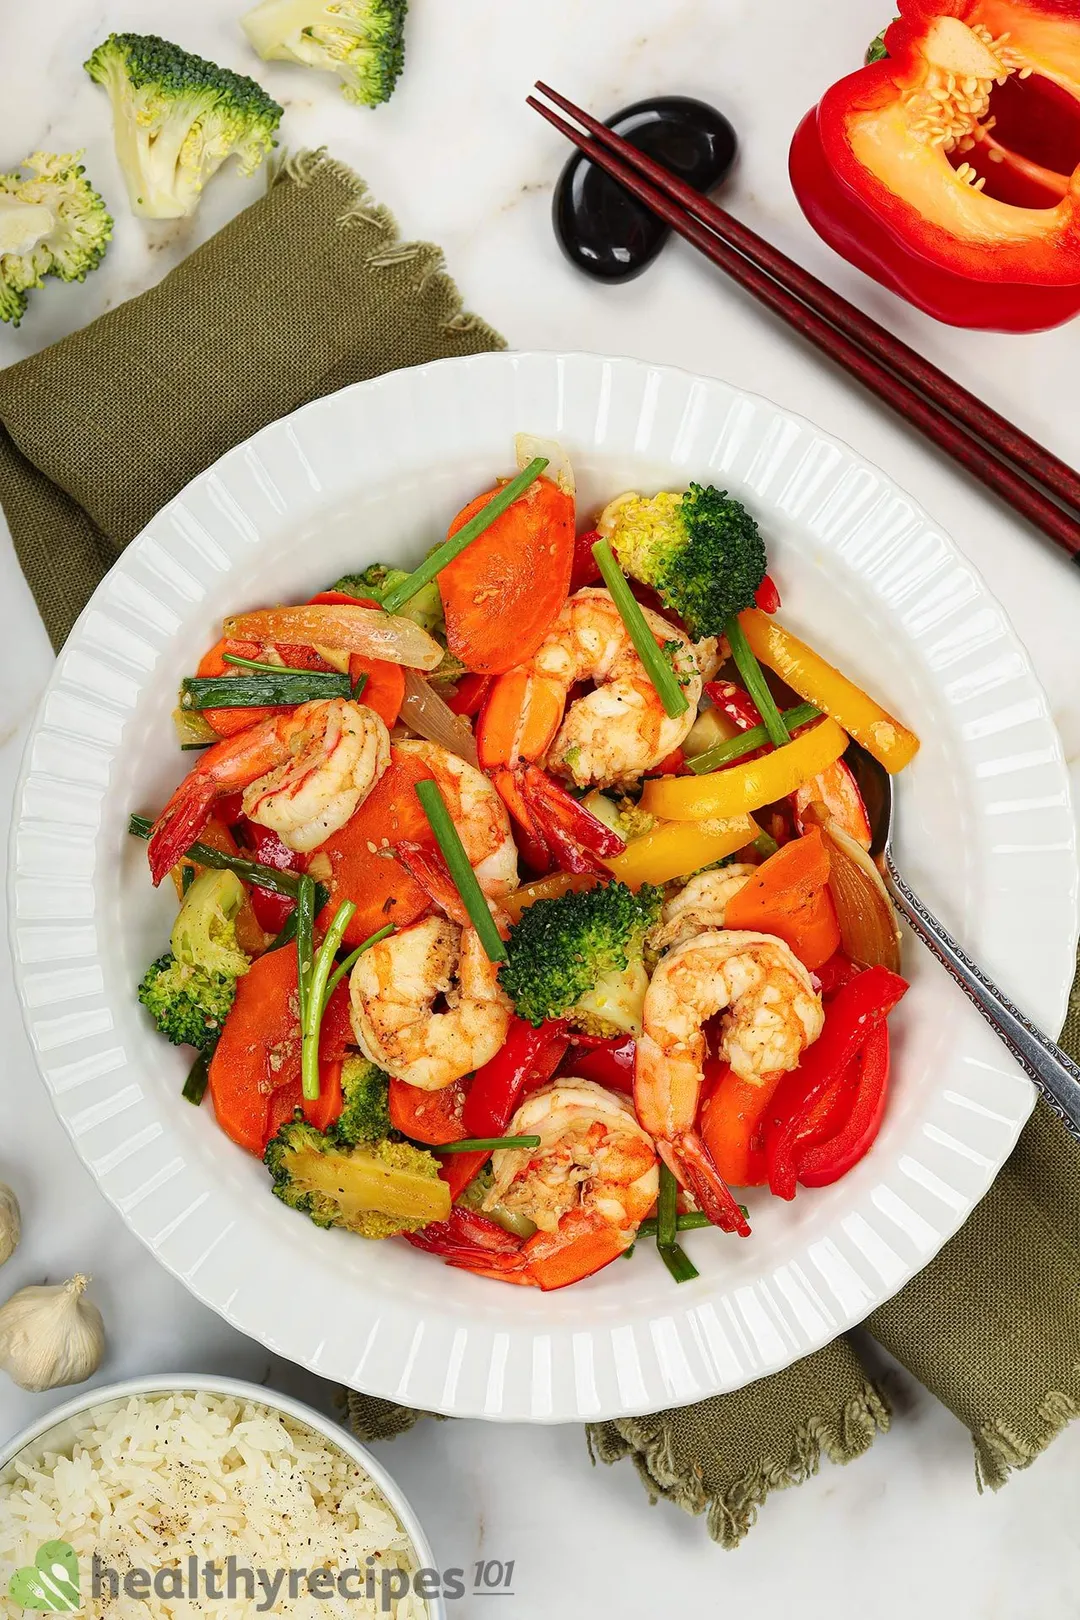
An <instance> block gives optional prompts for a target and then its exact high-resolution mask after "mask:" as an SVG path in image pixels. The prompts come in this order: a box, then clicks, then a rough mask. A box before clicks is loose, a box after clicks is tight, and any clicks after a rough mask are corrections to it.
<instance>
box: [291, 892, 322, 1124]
mask: <svg viewBox="0 0 1080 1620" xmlns="http://www.w3.org/2000/svg"><path fill="white" fill-rule="evenodd" d="M314 960H315V885H314V883H313V882H312V880H311V879H310V878H309V877H302V878H301V879H300V897H299V899H298V900H297V902H296V990H297V999H298V1000H299V1003H300V1029H301V1031H303V1030H305V1029H306V1028H307V1009H308V991H309V989H310V987H311V969H312V964H313V962H314ZM314 1095H315V1096H316V1097H317V1096H318V1095H319V1093H318V1090H317V1089H316V1091H315V1093H314Z"/></svg>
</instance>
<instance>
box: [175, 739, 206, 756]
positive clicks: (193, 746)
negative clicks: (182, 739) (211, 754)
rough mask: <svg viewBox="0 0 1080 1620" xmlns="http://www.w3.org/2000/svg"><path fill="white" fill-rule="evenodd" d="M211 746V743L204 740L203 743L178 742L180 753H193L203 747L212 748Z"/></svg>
mask: <svg viewBox="0 0 1080 1620" xmlns="http://www.w3.org/2000/svg"><path fill="white" fill-rule="evenodd" d="M213 746H214V745H213V743H208V742H204V743H181V744H180V752H181V753H182V754H192V753H195V752H196V751H197V750H202V749H203V748H213Z"/></svg>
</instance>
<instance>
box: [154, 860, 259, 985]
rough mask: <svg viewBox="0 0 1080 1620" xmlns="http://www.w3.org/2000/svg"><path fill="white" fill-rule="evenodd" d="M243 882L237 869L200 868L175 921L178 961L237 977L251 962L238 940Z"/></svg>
mask: <svg viewBox="0 0 1080 1620" xmlns="http://www.w3.org/2000/svg"><path fill="white" fill-rule="evenodd" d="M243 903H244V885H243V884H242V883H241V882H240V879H239V878H238V877H237V876H236V873H235V872H215V871H213V870H212V869H209V868H208V869H207V870H206V871H205V872H200V873H199V876H198V877H197V878H196V879H195V881H194V883H193V884H192V885H191V887H190V889H189V890H188V892H187V894H186V895H185V896H184V901H183V904H182V905H181V907H180V910H179V911H178V912H177V914H176V921H175V922H174V923H173V930H172V938H171V939H170V941H169V943H170V945H171V946H172V952H173V955H174V956H175V957H176V959H177V961H178V962H184V963H187V964H188V965H190V966H195V967H201V968H205V969H206V971H207V972H208V973H218V974H223V975H224V976H225V977H226V978H231V979H236V978H239V976H240V975H241V974H242V973H246V972H247V970H248V968H249V967H250V966H251V963H250V962H249V960H248V958H247V956H246V955H245V954H244V952H243V951H242V950H241V949H240V947H239V945H238V944H237V943H236V916H237V913H238V912H239V910H240V907H241V906H242V905H243Z"/></svg>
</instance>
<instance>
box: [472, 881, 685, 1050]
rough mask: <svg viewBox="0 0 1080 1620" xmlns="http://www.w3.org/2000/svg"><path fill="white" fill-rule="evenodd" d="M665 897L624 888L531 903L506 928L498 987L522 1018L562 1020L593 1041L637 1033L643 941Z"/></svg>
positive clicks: (642, 996) (645, 978)
mask: <svg viewBox="0 0 1080 1620" xmlns="http://www.w3.org/2000/svg"><path fill="white" fill-rule="evenodd" d="M662 904H663V896H662V894H661V892H660V890H659V889H653V888H650V887H649V886H647V885H646V886H644V887H643V888H641V889H639V891H638V892H637V894H635V893H634V892H633V891H632V890H631V889H628V888H627V887H626V885H625V884H624V883H607V884H601V885H598V886H597V887H596V888H594V889H585V890H582V891H575V890H571V891H570V892H569V893H568V894H564V895H561V896H560V897H559V898H558V899H557V900H537V901H535V902H534V903H533V905H531V906H529V907H527V909H526V910H525V911H524V912H523V913H522V917H521V921H520V922H518V923H515V925H514V926H513V927H512V928H511V930H510V939H509V942H508V944H507V953H508V959H507V961H506V963H505V964H504V966H503V968H502V971H501V972H500V974H499V982H500V983H501V984H502V987H503V989H504V990H505V991H506V992H507V994H508V995H509V996H510V998H511V1000H512V1001H513V1003H514V1006H515V1008H516V1009H517V1011H518V1013H519V1014H520V1015H521V1017H522V1018H527V1019H528V1021H529V1022H530V1023H531V1024H536V1025H539V1024H542V1023H543V1022H544V1020H545V1018H567V1019H569V1020H570V1022H571V1023H573V1024H575V1025H576V1026H577V1027H578V1028H579V1029H586V1030H588V1031H589V1032H590V1033H594V1034H599V1035H614V1034H621V1033H624V1032H633V1033H640V1029H641V1008H642V1003H643V1002H644V1000H645V991H646V989H647V988H648V975H647V974H646V971H645V965H644V959H643V949H644V940H645V935H646V933H647V932H648V930H649V929H650V928H651V927H652V926H653V924H654V923H655V922H656V921H657V919H658V917H659V916H660V910H661V906H662Z"/></svg>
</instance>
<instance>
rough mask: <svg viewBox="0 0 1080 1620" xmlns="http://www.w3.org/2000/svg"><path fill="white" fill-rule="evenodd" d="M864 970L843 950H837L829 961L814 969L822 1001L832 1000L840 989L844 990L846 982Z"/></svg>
mask: <svg viewBox="0 0 1080 1620" xmlns="http://www.w3.org/2000/svg"><path fill="white" fill-rule="evenodd" d="M862 971H863V970H862V968H860V967H856V965H855V963H854V962H852V961H849V960H848V958H847V957H846V956H845V955H844V953H843V951H837V952H835V954H834V955H832V956H830V957H829V960H828V961H827V962H823V963H822V964H821V966H820V967H819V968H815V969H814V973H815V976H816V978H817V981H818V986H819V988H820V991H821V999H822V1001H831V1000H832V998H833V996H835V995H836V993H837V991H838V990H842V989H843V988H844V986H845V984H850V983H851V981H852V979H857V978H858V976H859V974H860V973H861V972H862Z"/></svg>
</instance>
